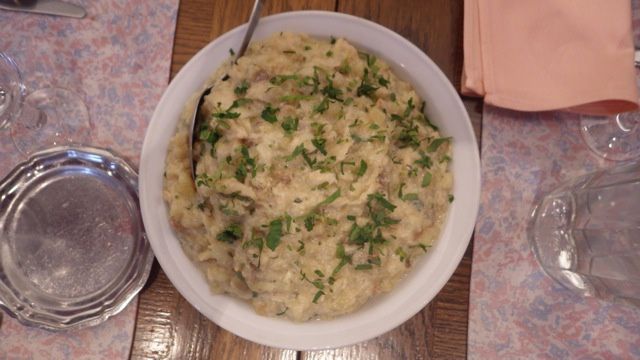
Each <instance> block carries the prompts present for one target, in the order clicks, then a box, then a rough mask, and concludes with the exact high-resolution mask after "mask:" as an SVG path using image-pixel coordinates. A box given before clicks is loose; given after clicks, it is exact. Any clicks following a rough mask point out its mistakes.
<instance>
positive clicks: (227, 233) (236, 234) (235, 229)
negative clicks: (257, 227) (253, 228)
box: [216, 224, 242, 244]
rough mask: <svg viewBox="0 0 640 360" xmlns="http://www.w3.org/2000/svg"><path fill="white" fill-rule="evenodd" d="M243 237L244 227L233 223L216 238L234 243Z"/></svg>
mask: <svg viewBox="0 0 640 360" xmlns="http://www.w3.org/2000/svg"><path fill="white" fill-rule="evenodd" d="M241 238H242V227H240V225H238V224H231V225H229V226H228V227H227V228H226V229H224V230H223V231H221V232H220V233H219V234H218V236H216V239H217V240H218V241H222V242H226V243H229V244H233V243H234V242H235V241H236V240H238V239H241Z"/></svg>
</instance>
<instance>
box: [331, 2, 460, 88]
mask: <svg viewBox="0 0 640 360" xmlns="http://www.w3.org/2000/svg"><path fill="white" fill-rule="evenodd" d="M462 9H463V0H429V1H425V0H423V1H414V0H339V1H338V11H339V12H344V13H348V14H352V15H356V16H360V17H363V18H365V19H369V20H372V21H374V22H376V23H378V24H380V25H383V26H385V27H388V28H389V29H391V30H393V31H395V32H397V33H398V34H400V35H402V36H404V37H405V38H407V39H408V40H409V41H411V42H412V43H413V44H415V45H416V46H418V47H419V48H421V49H422V50H423V51H424V52H425V53H426V54H427V55H428V56H429V57H430V58H431V59H432V60H433V61H434V62H435V63H436V64H438V66H439V67H440V69H442V71H443V72H444V73H445V75H447V77H448V78H449V80H450V81H451V82H452V83H453V84H454V85H455V86H456V88H459V84H460V74H461V71H462V58H463V57H462V14H463V12H462Z"/></svg>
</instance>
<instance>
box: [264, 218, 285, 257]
mask: <svg viewBox="0 0 640 360" xmlns="http://www.w3.org/2000/svg"><path fill="white" fill-rule="evenodd" d="M281 237H282V220H280V219H276V220H273V221H272V222H270V223H269V232H268V233H267V247H268V248H269V249H271V250H272V251H275V249H276V248H277V247H278V245H279V244H280V239H281Z"/></svg>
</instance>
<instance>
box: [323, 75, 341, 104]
mask: <svg viewBox="0 0 640 360" xmlns="http://www.w3.org/2000/svg"><path fill="white" fill-rule="evenodd" d="M327 80H328V83H327V86H325V87H324V88H322V91H321V92H322V95H325V96H326V97H328V98H329V99H333V100H336V101H342V98H341V96H342V90H340V89H338V88H336V87H334V86H333V81H331V79H327Z"/></svg>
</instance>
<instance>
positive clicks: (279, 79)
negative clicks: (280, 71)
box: [269, 74, 299, 85]
mask: <svg viewBox="0 0 640 360" xmlns="http://www.w3.org/2000/svg"><path fill="white" fill-rule="evenodd" d="M298 79H299V77H298V75H295V74H293V75H276V76H274V77H272V78H271V79H270V80H269V82H270V83H272V84H273V85H282V84H284V82H285V81H287V80H298Z"/></svg>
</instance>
